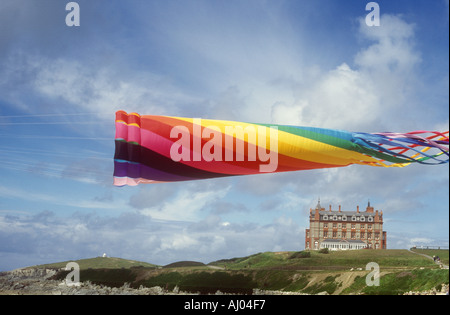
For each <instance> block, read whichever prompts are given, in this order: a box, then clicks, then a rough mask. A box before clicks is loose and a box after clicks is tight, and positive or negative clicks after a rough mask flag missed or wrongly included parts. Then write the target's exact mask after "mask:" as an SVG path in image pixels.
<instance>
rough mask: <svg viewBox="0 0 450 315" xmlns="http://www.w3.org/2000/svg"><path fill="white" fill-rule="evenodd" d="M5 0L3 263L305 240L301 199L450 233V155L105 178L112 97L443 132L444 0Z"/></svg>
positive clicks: (418, 233) (119, 101) (413, 232)
mask: <svg viewBox="0 0 450 315" xmlns="http://www.w3.org/2000/svg"><path fill="white" fill-rule="evenodd" d="M68 2H69V1H61V0H42V1H32V0H2V1H1V2H0V21H2V22H1V23H0V141H1V142H0V174H1V176H0V270H10V269H14V268H19V267H24V266H29V265H34V264H41V263H48V262H55V261H65V260H75V259H80V258H88V257H95V256H99V255H101V254H103V253H107V254H108V255H110V256H114V257H123V258H128V259H136V260H142V261H147V262H151V263H155V264H167V263H170V262H174V261H177V260H196V261H202V262H205V263H207V262H210V261H213V260H217V259H222V258H231V257H239V256H245V255H250V254H254V253H257V252H262V251H282V250H302V249H303V248H304V230H305V228H307V227H308V224H309V222H308V219H307V217H308V213H309V209H310V208H312V207H315V205H316V203H317V199H318V198H319V197H320V200H321V203H322V205H324V206H325V207H326V208H328V205H330V204H331V205H332V207H333V209H337V208H338V206H339V205H342V207H343V209H345V210H356V206H357V205H359V206H360V207H363V208H364V207H365V206H366V205H367V202H368V200H369V199H370V202H371V204H372V205H373V206H374V207H375V209H377V210H383V213H384V217H385V226H384V229H385V230H386V231H387V233H388V248H408V247H410V246H411V245H446V246H448V235H449V229H448V225H449V224H448V222H449V217H448V212H449V211H448V210H449V194H448V191H449V187H448V186H449V170H448V164H447V165H440V166H421V165H412V166H409V167H407V168H402V169H379V168H370V167H363V166H354V167H347V168H342V169H331V170H315V171H304V172H295V173H285V174H264V175H256V176H247V177H240V178H232V179H231V178H222V179H214V180H205V181H198V182H189V183H171V184H158V185H141V186H139V187H123V188H118V187H114V186H113V185H112V172H113V155H114V112H115V111H116V110H118V109H123V110H126V111H129V112H131V111H135V112H138V113H141V114H161V115H173V116H186V117H202V118H212V119H233V120H238V121H252V122H262V123H279V124H295V125H304V126H318V127H324V128H337V129H344V130H349V131H363V132H377V131H378V132H381V131H395V132H407V131H412V130H419V129H421V130H440V131H444V130H448V129H449V111H448V105H449V104H448V98H449V95H448V94H449V93H448V91H449V89H448V84H449V64H448V59H449V52H448V46H449V42H448V41H449V33H448V30H449V25H448V22H449V2H448V1H444V0H442V1H441V0H437V1H378V2H377V3H378V4H379V6H380V13H381V18H380V23H381V25H380V26H379V27H369V26H367V25H366V24H365V17H366V15H367V14H368V13H369V12H368V11H365V7H366V4H367V3H368V2H369V1H354V0H352V1H331V0H329V1H294V0H286V1H270V0H267V1H260V0H258V1H256V0H255V1H251V0H245V1H218V0H195V1H194V0H189V1H143V0H130V1H118V0H111V1H101V0H98V1H84V0H79V1H77V3H78V4H79V6H80V9H81V11H80V26H79V27H68V26H67V25H66V24H65V18H66V15H67V14H68V11H65V5H66V3H68Z"/></svg>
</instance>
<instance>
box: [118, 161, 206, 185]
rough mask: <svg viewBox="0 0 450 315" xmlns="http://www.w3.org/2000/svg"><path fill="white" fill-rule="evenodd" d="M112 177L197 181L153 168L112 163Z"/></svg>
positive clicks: (133, 164) (125, 163)
mask: <svg viewBox="0 0 450 315" xmlns="http://www.w3.org/2000/svg"><path fill="white" fill-rule="evenodd" d="M114 176H115V177H130V178H144V179H148V180H155V181H164V182H172V181H184V180H193V179H198V178H194V177H186V176H180V175H175V174H170V173H166V172H164V171H160V170H157V169H155V168H153V167H150V166H147V165H142V164H137V163H128V162H119V161H114Z"/></svg>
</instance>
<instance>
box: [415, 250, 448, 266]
mask: <svg viewBox="0 0 450 315" xmlns="http://www.w3.org/2000/svg"><path fill="white" fill-rule="evenodd" d="M411 250H412V251H413V252H416V253H419V254H425V255H428V256H431V257H433V256H439V258H440V259H441V262H442V263H443V264H445V265H448V264H449V250H448V249H417V248H416V249H411Z"/></svg>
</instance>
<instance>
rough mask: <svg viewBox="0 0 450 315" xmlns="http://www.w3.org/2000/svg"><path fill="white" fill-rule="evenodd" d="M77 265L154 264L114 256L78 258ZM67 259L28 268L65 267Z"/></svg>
mask: <svg viewBox="0 0 450 315" xmlns="http://www.w3.org/2000/svg"><path fill="white" fill-rule="evenodd" d="M74 262H76V263H77V264H78V265H79V266H80V270H86V269H101V268H104V269H121V268H125V269H127V268H132V267H147V268H154V267H157V266H156V265H153V264H149V263H146V262H142V261H136V260H129V259H122V258H116V257H95V258H88V259H80V260H74ZM67 263H69V261H64V262H59V263H52V264H44V265H39V266H33V267H30V268H65V267H66V265H67Z"/></svg>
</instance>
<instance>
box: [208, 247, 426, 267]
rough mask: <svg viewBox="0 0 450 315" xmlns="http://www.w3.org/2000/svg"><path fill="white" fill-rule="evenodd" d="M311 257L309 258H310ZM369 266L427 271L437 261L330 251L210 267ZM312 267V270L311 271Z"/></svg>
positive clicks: (400, 253)
mask: <svg viewBox="0 0 450 315" xmlns="http://www.w3.org/2000/svg"><path fill="white" fill-rule="evenodd" d="M306 253H308V254H309V257H308V255H307V254H306ZM369 262H376V263H377V264H378V265H379V266H380V267H425V266H433V261H431V260H430V259H427V258H426V257H423V256H420V255H416V254H414V253H411V252H409V251H407V250H367V249H362V250H353V251H330V252H329V253H328V254H322V253H319V252H317V251H310V252H306V251H303V252H279V253H274V252H265V253H259V254H255V255H251V256H247V257H242V258H233V259H230V260H221V261H216V262H212V263H210V265H215V266H221V267H226V268H227V269H232V270H236V269H239V270H242V269H271V268H285V269H295V268H297V269H304V270H308V269H320V268H323V269H330V268H326V267H332V268H334V269H337V270H338V269H350V268H365V266H366V265H367V264H368V263H369ZM308 267H310V268H308Z"/></svg>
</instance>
